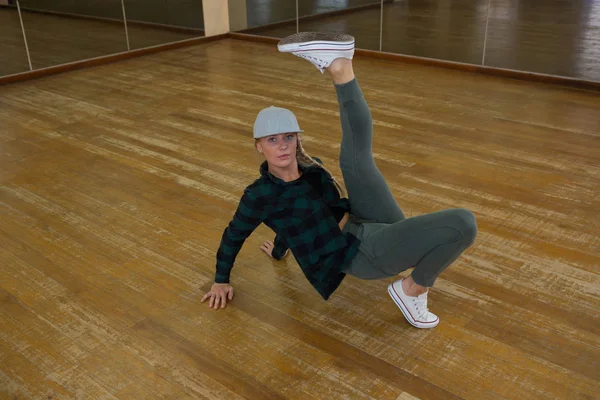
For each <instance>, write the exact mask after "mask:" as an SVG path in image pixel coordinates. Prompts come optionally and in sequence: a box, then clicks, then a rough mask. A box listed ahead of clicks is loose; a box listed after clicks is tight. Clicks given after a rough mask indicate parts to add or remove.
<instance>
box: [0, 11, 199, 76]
mask: <svg viewBox="0 0 600 400" xmlns="http://www.w3.org/2000/svg"><path fill="white" fill-rule="evenodd" d="M199 36H204V18H203V12H202V0H80V1H73V0H52V1H47V0H18V1H17V0H0V76H6V75H11V74H15V73H19V72H25V71H29V70H35V69H40V68H45V67H50V66H55V65H61V64H65V63H69V62H74V61H79V60H87V59H90V58H95V57H100V56H106V55H109V54H116V53H122V52H126V51H128V50H134V49H139V48H144V47H149V46H155V45H160V44H165V43H171V42H175V41H179V40H183V39H189V38H194V37H199ZM29 60H31V64H30V63H29Z"/></svg>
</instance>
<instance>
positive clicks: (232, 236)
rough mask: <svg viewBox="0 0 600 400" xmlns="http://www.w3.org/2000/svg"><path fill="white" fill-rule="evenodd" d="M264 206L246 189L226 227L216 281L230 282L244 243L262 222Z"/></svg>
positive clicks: (219, 253)
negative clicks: (234, 264)
mask: <svg viewBox="0 0 600 400" xmlns="http://www.w3.org/2000/svg"><path fill="white" fill-rule="evenodd" d="M262 219H263V218H262V206H261V205H260V204H259V202H258V200H257V199H256V197H255V196H254V195H253V194H252V192H251V191H250V190H249V189H246V190H245V191H244V195H243V196H242V198H241V200H240V203H239V204H238V208H237V210H236V212H235V214H234V215H233V219H232V220H231V222H230V223H229V225H228V226H227V228H225V231H224V232H223V236H222V238H221V245H220V246H219V250H218V251H217V271H216V274H215V282H216V283H229V275H230V274H231V269H232V268H233V263H234V261H235V258H236V257H237V255H238V253H239V252H240V250H241V248H242V245H243V244H244V242H245V241H246V239H247V238H248V236H250V234H251V233H252V232H254V230H255V229H256V228H257V227H258V225H260V224H261V222H262Z"/></svg>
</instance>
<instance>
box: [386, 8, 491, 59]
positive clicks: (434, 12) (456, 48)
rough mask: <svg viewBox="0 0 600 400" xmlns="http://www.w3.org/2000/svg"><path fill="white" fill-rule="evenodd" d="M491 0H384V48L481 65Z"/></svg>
mask: <svg viewBox="0 0 600 400" xmlns="http://www.w3.org/2000/svg"><path fill="white" fill-rule="evenodd" d="M487 1H488V0H420V1H411V0H395V1H391V2H390V1H388V2H384V7H383V34H382V50H383V51H386V52H390V53H400V54H406V55H412V56H418V57H427V58H435V59H440V60H446V61H455V62H463V63H469V64H478V65H481V61H482V58H483V45H484V40H485V29H486V16H487Z"/></svg>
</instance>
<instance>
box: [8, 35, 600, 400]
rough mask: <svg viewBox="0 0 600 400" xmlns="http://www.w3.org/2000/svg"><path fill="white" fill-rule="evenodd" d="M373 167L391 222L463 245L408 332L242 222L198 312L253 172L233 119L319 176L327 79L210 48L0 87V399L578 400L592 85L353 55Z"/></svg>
mask: <svg viewBox="0 0 600 400" xmlns="http://www.w3.org/2000/svg"><path fill="white" fill-rule="evenodd" d="M355 71H356V73H357V76H358V79H359V82H360V84H361V86H362V88H363V91H364V93H365V96H366V98H367V100H368V102H369V104H370V106H371V110H372V113H373V119H374V128H375V137H374V155H375V159H376V162H377V165H378V167H379V168H380V170H381V171H382V173H383V174H384V175H385V176H386V178H387V179H388V182H389V184H390V187H391V189H392V191H393V193H394V195H395V196H396V198H397V199H398V201H399V204H400V205H401V206H402V207H403V209H404V211H405V213H406V214H407V216H409V217H410V216H415V215H419V214H422V213H427V212H432V211H436V210H440V209H444V208H450V207H466V208H469V209H471V210H472V211H473V212H474V213H475V215H476V216H477V220H478V225H479V236H478V238H477V241H476V243H475V245H474V246H473V247H472V248H470V249H469V250H468V251H467V252H466V253H465V254H464V255H463V256H462V257H461V258H460V259H459V260H458V261H457V262H456V263H455V264H454V265H452V266H451V267H450V268H449V269H448V270H447V271H445V272H444V274H443V275H442V276H441V278H440V279H438V281H437V282H436V284H435V287H434V288H433V289H432V290H431V292H430V308H431V310H432V311H433V312H435V313H436V314H438V315H439V316H440V318H441V323H440V325H439V326H438V327H437V328H435V329H433V330H428V331H426V330H418V329H415V328H413V327H411V326H410V325H409V324H408V323H407V322H406V321H405V320H404V319H403V317H402V315H401V313H400V311H399V310H398V309H397V307H396V306H395V305H394V303H393V302H392V301H391V300H390V299H389V296H388V294H387V292H386V287H387V284H388V283H389V282H391V281H392V279H389V280H381V281H360V280H358V279H355V278H352V277H348V278H347V279H346V281H345V282H344V283H343V284H342V286H341V287H340V288H339V289H338V291H336V293H335V294H334V295H333V296H332V297H331V299H330V300H329V301H327V302H325V301H323V300H322V299H321V298H320V296H319V295H318V294H317V293H316V292H315V291H314V289H313V288H312V287H311V286H310V284H309V283H308V282H307V281H306V279H305V278H304V276H303V274H302V272H301V270H300V269H299V267H298V266H297V264H296V263H295V261H294V260H293V257H288V258H286V259H284V260H283V261H281V262H274V261H271V260H269V259H268V258H266V256H265V255H264V254H263V253H261V252H260V250H259V245H260V244H261V243H262V242H263V241H264V240H267V239H272V238H273V232H271V231H270V230H269V229H268V228H266V227H265V226H260V227H259V228H258V229H257V230H256V232H255V233H254V234H253V235H252V236H250V238H249V239H248V241H247V243H246V244H245V245H244V247H243V249H242V251H241V253H240V255H239V257H238V259H237V261H236V266H235V268H234V270H233V274H232V284H233V285H234V288H235V290H236V296H235V298H234V300H233V301H232V302H231V304H230V305H229V306H228V307H227V308H226V309H224V310H219V311H214V310H210V309H209V308H208V306H207V305H206V303H204V304H202V303H200V302H199V301H200V299H201V298H202V296H203V295H204V293H205V292H206V290H207V289H208V288H209V287H210V286H211V283H212V280H213V277H214V268H215V253H216V250H217V247H218V245H219V242H220V238H221V235H222V232H223V229H224V228H225V226H226V225H227V223H228V222H229V220H230V218H231V216H232V214H233V212H234V210H235V208H236V206H237V202H238V201H239V197H240V196H241V193H242V191H243V189H244V187H245V186H246V185H248V184H249V183H251V182H252V181H253V180H254V179H255V178H256V177H257V176H258V167H259V164H260V162H261V159H260V158H259V155H258V154H257V153H256V151H255V150H254V148H253V141H252V138H251V132H252V124H253V122H254V118H255V116H256V113H257V112H258V111H259V110H260V109H262V108H264V107H267V106H269V105H277V106H283V107H287V108H289V109H291V110H293V111H294V113H296V115H297V116H298V119H299V122H300V125H301V126H302V128H303V129H304V130H305V132H306V133H305V134H304V143H305V148H306V149H307V151H308V152H309V154H314V155H315V156H319V157H320V158H321V159H322V160H323V161H324V163H325V164H326V165H327V166H328V167H329V168H330V169H331V170H332V171H333V173H334V174H335V175H337V177H338V178H341V175H340V170H339V167H338V165H337V162H338V154H339V141H340V125H339V116H338V108H337V101H336V98H335V93H334V90H333V87H332V85H331V82H330V81H329V79H328V78H327V76H322V75H321V74H320V73H318V72H317V71H316V69H315V68H314V67H312V66H311V65H309V64H308V63H306V61H304V60H301V59H299V58H296V57H293V56H291V55H284V54H280V53H277V51H276V49H275V48H274V47H273V45H272V44H266V43H255V42H248V41H240V40H232V39H223V40H219V41H213V42H210V43H204V44H198V45H196V46H188V47H184V48H179V49H175V50H171V51H165V52H161V53H156V54H151V55H147V56H145V57H140V58H134V59H129V60H124V61H121V62H118V63H113V64H109V65H102V66H97V67H94V68H88V69H82V70H77V71H72V72H69V73H65V74H61V75H55V76H49V77H45V78H41V79H37V80H32V81H28V82H21V83H15V84H13V85H7V86H2V87H0V121H2V125H3V129H1V130H0V397H2V398H4V397H6V398H10V399H13V398H18V399H30V398H31V399H38V398H50V397H52V398H64V399H79V398H106V399H125V398H147V397H156V398H165V399H166V398H178V399H186V398H189V399H244V398H272V399H283V398H286V399H306V398H314V399H344V398H352V399H390V400H399V399H400V400H412V399H438V398H439V399H448V398H460V399H477V400H479V399H497V398H506V399H523V398H553V399H567V398H582V399H585V398H589V399H592V398H594V397H595V396H597V393H598V392H599V391H600V384H599V382H600V374H599V371H600V368H599V365H598V360H600V313H599V312H598V309H599V306H600V289H599V288H600V276H599V275H600V242H599V239H598V238H599V237H600V228H599V227H600V220H599V217H598V214H597V210H598V208H599V206H600V197H599V196H598V190H597V188H598V187H600V167H599V165H600V150H599V149H600V146H599V143H600V142H599V140H600V139H599V133H598V132H599V130H598V127H600V112H599V111H600V101H599V100H600V97H599V95H598V92H595V91H586V90H576V89H569V88H566V87H562V86H550V85H544V84H541V83H532V82H524V81H517V80H512V79H505V78H500V77H491V76H484V75H479V74H473V73H469V72H466V71H456V70H448V69H442V68H435V67H432V66H423V65H416V64H412V63H401V62H392V61H389V60H381V59H374V58H364V57H361V55H360V54H358V55H357V57H356V60H355Z"/></svg>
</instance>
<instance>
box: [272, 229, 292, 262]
mask: <svg viewBox="0 0 600 400" xmlns="http://www.w3.org/2000/svg"><path fill="white" fill-rule="evenodd" d="M288 248H289V247H288V245H287V243H286V241H285V239H283V238H282V237H281V235H275V240H274V241H273V252H272V253H271V255H272V256H273V258H274V259H276V260H281V259H282V258H283V256H284V255H285V252H286V251H287V250H288Z"/></svg>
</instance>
